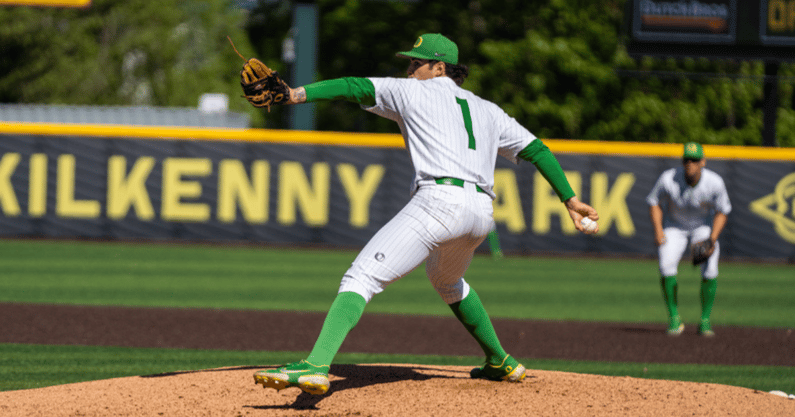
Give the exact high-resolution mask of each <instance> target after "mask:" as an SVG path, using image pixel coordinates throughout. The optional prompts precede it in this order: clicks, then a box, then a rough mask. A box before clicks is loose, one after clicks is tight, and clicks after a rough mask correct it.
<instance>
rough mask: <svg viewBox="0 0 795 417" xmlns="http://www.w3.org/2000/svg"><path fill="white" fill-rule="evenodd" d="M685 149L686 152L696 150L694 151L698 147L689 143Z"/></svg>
mask: <svg viewBox="0 0 795 417" xmlns="http://www.w3.org/2000/svg"><path fill="white" fill-rule="evenodd" d="M687 150H688V152H696V151H698V148H696V145H693V144H690V145H689V146H688V147H687Z"/></svg>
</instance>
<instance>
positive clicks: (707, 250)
mask: <svg viewBox="0 0 795 417" xmlns="http://www.w3.org/2000/svg"><path fill="white" fill-rule="evenodd" d="M712 247H713V243H712V241H711V240H709V239H707V240H703V241H701V242H696V243H694V244H693V246H691V248H690V254H691V255H692V256H693V265H698V264H701V263H704V262H706V261H707V259H709V256H710V255H711V254H712Z"/></svg>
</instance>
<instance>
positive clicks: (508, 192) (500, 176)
mask: <svg viewBox="0 0 795 417" xmlns="http://www.w3.org/2000/svg"><path fill="white" fill-rule="evenodd" d="M494 194H496V195H497V198H496V199H495V200H494V202H493V203H492V205H493V206H494V222H495V223H505V228H506V229H508V231H509V232H511V233H522V232H524V231H525V230H526V229H527V224H526V223H525V221H524V212H523V211H522V200H521V199H520V198H519V187H518V186H517V185H516V173H514V171H513V170H512V169H497V170H495V171H494Z"/></svg>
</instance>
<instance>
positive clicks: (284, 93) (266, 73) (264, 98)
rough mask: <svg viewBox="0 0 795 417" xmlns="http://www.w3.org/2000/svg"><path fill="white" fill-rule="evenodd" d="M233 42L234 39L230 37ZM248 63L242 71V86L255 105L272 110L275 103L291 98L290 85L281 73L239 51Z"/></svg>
mask: <svg viewBox="0 0 795 417" xmlns="http://www.w3.org/2000/svg"><path fill="white" fill-rule="evenodd" d="M229 42H230V43H231V42H232V39H229ZM232 48H234V49H235V52H237V54H238V55H239V56H240V58H243V61H246V63H245V64H244V65H243V70H242V71H240V86H241V87H243V97H245V98H246V100H248V102H249V103H251V104H252V105H253V106H254V107H265V108H267V109H268V111H271V106H272V105H274V104H284V103H286V102H287V101H288V100H289V99H290V87H289V86H287V83H285V82H284V80H282V78H281V77H280V76H279V73H278V72H276V71H274V70H272V69H270V68H268V66H267V65H265V64H263V63H262V61H260V60H259V59H257V58H250V59H246V58H245V57H243V55H241V54H240V52H238V51H237V48H235V45H234V44H232Z"/></svg>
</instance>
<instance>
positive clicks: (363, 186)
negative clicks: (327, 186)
mask: <svg viewBox="0 0 795 417" xmlns="http://www.w3.org/2000/svg"><path fill="white" fill-rule="evenodd" d="M337 175H339V177H340V182H342V187H343V188H344V189H345V195H347V196H348V201H350V205H351V208H350V210H351V212H350V216H349V217H348V221H349V222H350V224H351V226H353V227H357V228H362V227H365V226H367V224H368V223H369V222H370V200H371V199H372V198H373V194H375V190H376V189H377V188H378V184H380V183H381V178H383V177H384V167H383V166H381V165H368V166H367V168H365V169H364V173H362V180H361V181H359V178H358V175H357V172H356V167H355V166H353V165H351V164H340V165H337Z"/></svg>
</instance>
